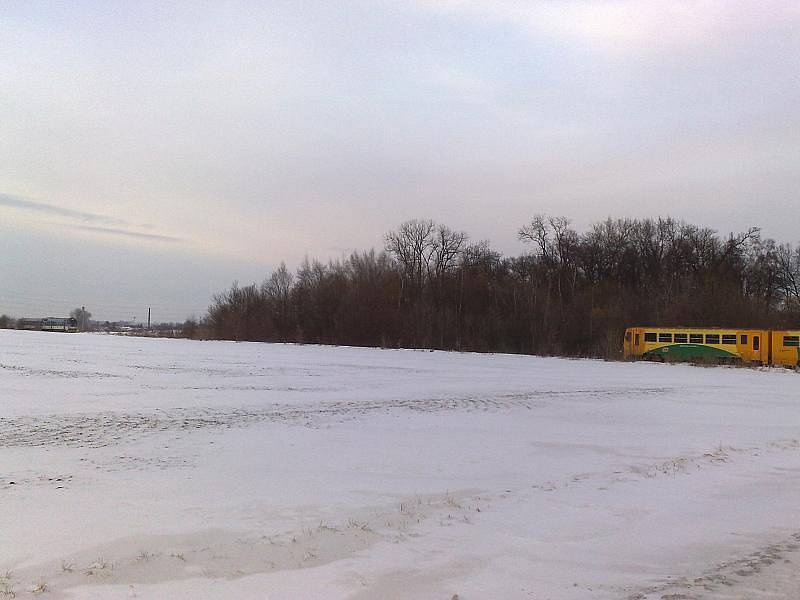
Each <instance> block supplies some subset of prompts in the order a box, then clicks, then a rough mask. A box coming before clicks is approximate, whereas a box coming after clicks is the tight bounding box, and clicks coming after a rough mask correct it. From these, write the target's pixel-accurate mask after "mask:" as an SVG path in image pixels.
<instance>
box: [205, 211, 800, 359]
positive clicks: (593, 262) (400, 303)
mask: <svg viewBox="0 0 800 600" xmlns="http://www.w3.org/2000/svg"><path fill="white" fill-rule="evenodd" d="M517 237H518V239H519V240H520V241H521V242H522V243H523V244H524V245H525V250H526V251H525V252H523V253H522V254H520V255H519V256H503V255H502V254H501V253H500V252H498V251H496V250H494V249H493V248H492V247H491V245H490V244H489V243H488V242H486V241H479V242H471V241H470V239H469V237H468V236H467V234H466V233H464V232H462V231H457V230H454V229H451V228H450V227H447V226H446V225H443V224H440V223H436V222H434V221H431V220H418V219H417V220H411V221H407V222H405V223H403V224H401V225H400V226H399V227H398V228H397V229H395V230H393V231H390V232H388V233H387V234H386V235H385V237H384V242H385V244H384V247H383V249H382V250H380V251H375V250H370V251H364V252H354V253H353V254H351V255H350V256H349V257H347V258H343V259H340V260H333V261H329V262H327V263H323V262H321V261H318V260H308V259H306V260H305V261H304V262H303V263H302V264H301V265H300V266H299V268H297V270H296V271H294V272H290V271H289V270H288V269H287V268H286V265H285V264H282V265H281V266H280V268H278V269H277V270H276V271H274V272H273V273H272V274H271V275H270V276H269V277H267V279H266V280H265V281H263V282H262V283H260V284H251V285H246V286H240V285H238V284H236V283H234V284H233V285H232V286H231V288H230V289H228V290H225V291H223V292H221V293H219V294H217V295H215V296H214V298H213V301H212V303H211V306H210V307H209V309H208V314H207V315H206V317H205V319H204V320H203V322H202V323H201V325H200V327H199V328H198V330H197V331H198V335H203V336H206V337H211V338H216V339H229V340H243V341H244V340H247V341H280V342H300V343H320V344H341V345H357V346H382V347H390V348H400V347H403V348H437V349H446V350H463V351H480V352H486V351H496V352H513V353H526V354H547V355H568V356H594V357H606V358H613V357H617V356H619V355H620V352H621V345H622V335H623V332H624V329H625V328H626V327H628V326H631V325H636V324H647V325H659V326H678V325H683V326H720V327H762V328H770V327H775V328H778V327H800V247H793V246H792V245H790V244H779V243H777V242H775V241H774V240H771V239H763V238H762V236H761V234H760V231H759V230H758V229H757V228H752V229H750V230H748V231H746V232H742V233H737V234H730V235H729V236H727V237H723V236H720V235H718V234H717V233H716V232H715V231H713V230H711V229H708V228H704V227H698V226H695V225H692V224H688V223H685V222H681V221H677V220H675V219H672V218H659V219H608V220H606V221H602V222H599V223H596V224H595V225H593V226H592V227H590V228H589V230H588V231H585V232H578V231H576V230H575V229H574V228H573V227H572V226H571V224H570V221H569V220H568V219H567V218H564V217H548V216H537V217H535V218H534V219H532V220H531V222H530V223H528V224H526V225H524V226H523V227H521V228H520V229H519V231H518V232H517Z"/></svg>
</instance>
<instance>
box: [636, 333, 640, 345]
mask: <svg viewBox="0 0 800 600" xmlns="http://www.w3.org/2000/svg"><path fill="white" fill-rule="evenodd" d="M641 341H642V340H641V336H640V335H639V334H638V333H637V334H636V342H635V344H636V345H637V346H638V345H639V344H640V343H641Z"/></svg>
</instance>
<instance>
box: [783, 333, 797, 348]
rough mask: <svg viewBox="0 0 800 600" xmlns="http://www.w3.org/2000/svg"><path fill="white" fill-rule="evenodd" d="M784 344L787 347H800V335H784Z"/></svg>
mask: <svg viewBox="0 0 800 600" xmlns="http://www.w3.org/2000/svg"><path fill="white" fill-rule="evenodd" d="M783 345H784V347H785V348H798V347H800V335H785V336H783Z"/></svg>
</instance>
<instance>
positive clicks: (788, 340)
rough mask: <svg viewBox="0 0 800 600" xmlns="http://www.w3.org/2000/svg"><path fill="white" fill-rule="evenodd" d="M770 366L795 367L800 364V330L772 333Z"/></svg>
mask: <svg viewBox="0 0 800 600" xmlns="http://www.w3.org/2000/svg"><path fill="white" fill-rule="evenodd" d="M771 333H772V343H771V345H770V348H771V352H772V364H773V365H775V366H784V367H797V366H798V365H799V364H800V330H795V331H772V332H771Z"/></svg>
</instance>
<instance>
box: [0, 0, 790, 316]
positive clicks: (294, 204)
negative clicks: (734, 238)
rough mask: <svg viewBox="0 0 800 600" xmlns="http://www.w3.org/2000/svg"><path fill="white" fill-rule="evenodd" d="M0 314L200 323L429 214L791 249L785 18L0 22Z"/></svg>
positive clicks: (682, 11)
mask: <svg viewBox="0 0 800 600" xmlns="http://www.w3.org/2000/svg"><path fill="white" fill-rule="evenodd" d="M0 48H2V51H0V90H2V91H0V312H10V313H12V314H15V315H17V316H23V315H31V316H34V315H35V316H38V315H39V313H50V314H63V313H64V312H68V311H69V310H70V308H73V307H74V306H76V305H79V304H85V305H86V306H87V308H88V309H89V310H91V311H92V312H94V314H95V316H97V317H101V318H106V319H119V318H131V317H133V316H136V317H137V318H139V319H141V318H143V315H144V316H146V307H147V306H148V305H151V306H153V307H154V310H155V313H154V317H155V318H157V319H158V320H162V319H164V320H167V319H170V320H171V319H180V320H182V319H183V318H185V317H186V316H188V315H190V314H192V313H194V314H197V315H198V316H200V315H201V314H202V311H203V310H204V308H205V307H206V306H207V304H208V302H209V299H210V296H211V294H212V293H214V292H216V291H219V290H220V289H222V288H224V287H227V286H228V285H229V284H230V283H231V282H232V281H233V280H234V279H236V280H239V281H240V282H245V283H246V282H250V281H254V280H261V279H263V277H264V276H265V275H266V274H267V273H268V272H269V271H270V269H272V268H273V267H275V266H276V265H278V264H279V263H280V261H281V260H285V261H286V262H287V263H288V264H289V265H290V266H296V265H297V264H298V263H299V261H300V260H302V258H303V256H304V255H309V256H311V257H320V258H324V259H327V258H330V257H339V256H341V255H342V254H343V253H347V252H349V251H350V250H351V249H354V248H370V247H380V246H381V245H382V236H383V233H384V232H385V231H387V230H389V229H391V228H393V227H395V226H396V225H397V224H399V223H400V222H402V221H404V220H406V219H408V218H414V217H425V218H432V219H435V220H438V221H442V222H444V223H446V224H448V225H450V226H451V227H454V228H457V229H463V230H465V231H467V232H468V233H469V234H470V236H471V237H472V238H473V239H475V240H479V239H489V240H490V241H491V242H492V243H493V244H494V245H495V246H496V247H497V248H499V249H500V250H502V251H503V252H506V253H513V254H516V253H521V252H522V251H523V250H524V248H523V247H522V246H521V245H520V243H519V242H517V241H516V238H515V232H516V230H517V229H518V228H519V227H520V226H521V225H523V224H524V223H526V222H527V221H529V220H530V218H531V217H532V216H533V215H535V214H537V213H550V214H558V215H566V216H568V217H570V218H572V219H573V222H574V224H575V225H576V226H577V227H578V228H580V229H582V228H585V227H587V226H588V225H590V224H591V223H592V222H595V221H597V220H599V219H603V218H605V217H607V216H614V217H644V216H659V215H672V216H674V217H677V218H682V219H686V220H688V221H692V222H695V223H698V224H701V225H706V226H711V227H713V228H715V229H717V230H719V231H721V232H723V233H727V232H729V231H739V230H743V229H746V228H747V227H749V226H754V225H755V226H760V227H762V228H763V231H764V233H765V235H767V236H769V237H774V238H776V239H779V240H781V241H792V242H797V241H798V240H800V213H799V212H798V206H800V202H799V198H798V196H799V192H798V190H800V3H798V2H768V1H767V2H764V1H759V2H756V1H753V2H735V1H731V0H720V1H719V2H672V1H671V2H664V1H658V2H645V1H632V2H555V1H554V2H513V1H510V0H508V1H506V0H492V1H485V2H481V1H475V2H468V1H460V0H437V1H433V0H431V1H425V0H407V1H397V2H383V1H381V0H365V1H363V2H359V1H351V2H348V1H341V2H329V1H318V2H317V1H311V0H308V1H303V0H288V1H285V2H283V1H276V2H262V3H258V2H253V1H252V0H250V1H243V2H236V1H228V2H226V1H220V0H215V1H213V2H208V3H189V2H183V3H177V2H174V3H173V2H160V1H159V2H144V1H139V2H129V1H124V2H111V1H108V2H95V1H86V2H81V1H72V2H35V1H31V0H25V1H24V2H4V3H3V6H2V9H0Z"/></svg>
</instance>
